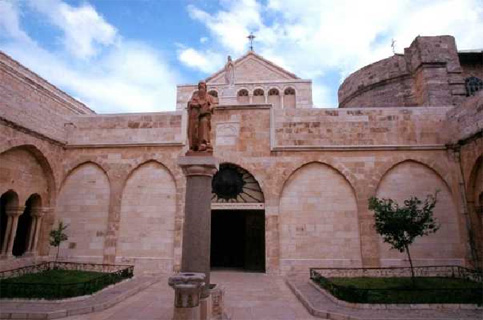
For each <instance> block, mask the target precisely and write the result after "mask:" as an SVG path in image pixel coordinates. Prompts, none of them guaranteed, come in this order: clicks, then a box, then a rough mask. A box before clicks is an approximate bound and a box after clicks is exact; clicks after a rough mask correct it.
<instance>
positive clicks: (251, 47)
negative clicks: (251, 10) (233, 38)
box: [247, 32, 256, 51]
mask: <svg viewBox="0 0 483 320" xmlns="http://www.w3.org/2000/svg"><path fill="white" fill-rule="evenodd" d="M247 38H248V40H250V51H253V39H255V38H256V37H255V36H254V35H253V32H250V35H249V36H248V37H247Z"/></svg>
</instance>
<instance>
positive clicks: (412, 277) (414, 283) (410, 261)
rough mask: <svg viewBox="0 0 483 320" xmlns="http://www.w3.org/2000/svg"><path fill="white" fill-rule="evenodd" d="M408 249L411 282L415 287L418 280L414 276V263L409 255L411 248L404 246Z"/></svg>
mask: <svg viewBox="0 0 483 320" xmlns="http://www.w3.org/2000/svg"><path fill="white" fill-rule="evenodd" d="M404 247H405V248H406V253H407V254H408V258H409V265H410V266H411V281H412V283H413V287H415V286H416V278H415V276H414V269H413V261H412V260H411V255H410V254H409V247H408V246H407V245H406V246H404Z"/></svg>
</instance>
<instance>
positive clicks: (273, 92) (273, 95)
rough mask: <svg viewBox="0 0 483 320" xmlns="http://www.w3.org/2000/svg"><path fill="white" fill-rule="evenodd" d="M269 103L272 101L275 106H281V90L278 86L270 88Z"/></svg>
mask: <svg viewBox="0 0 483 320" xmlns="http://www.w3.org/2000/svg"><path fill="white" fill-rule="evenodd" d="M268 103H270V104H271V105H272V106H273V107H274V108H279V107H280V92H279V91H278V89H277V88H272V89H270V90H268Z"/></svg>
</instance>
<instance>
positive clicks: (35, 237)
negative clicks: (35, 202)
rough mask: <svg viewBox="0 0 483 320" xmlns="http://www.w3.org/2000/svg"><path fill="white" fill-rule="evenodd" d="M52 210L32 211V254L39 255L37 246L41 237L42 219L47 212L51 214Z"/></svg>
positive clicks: (30, 241) (30, 243) (40, 209)
mask: <svg viewBox="0 0 483 320" xmlns="http://www.w3.org/2000/svg"><path fill="white" fill-rule="evenodd" d="M50 210H52V209H50V208H45V207H44V208H33V209H32V213H31V214H32V218H33V219H34V220H33V221H32V229H31V231H30V240H29V247H28V248H29V252H30V253H31V254H37V246H38V242H39V236H40V227H41V226H42V217H43V216H44V214H45V213H46V212H49V211H50Z"/></svg>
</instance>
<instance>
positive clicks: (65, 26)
mask: <svg viewBox="0 0 483 320" xmlns="http://www.w3.org/2000/svg"><path fill="white" fill-rule="evenodd" d="M29 4H30V5H31V6H32V7H33V8H34V9H36V10H38V11H39V12H40V13H42V14H44V15H46V16H48V17H49V19H50V21H51V23H53V24H54V25H56V26H57V27H59V28H60V29H61V30H62V31H63V32H64V38H63V39H62V40H63V43H64V45H65V48H66V49H67V50H68V51H69V52H70V53H71V54H73V55H74V56H76V57H78V58H83V59H85V58H90V57H92V56H94V55H96V54H97V53H98V52H99V50H100V49H101V48H100V47H101V46H110V45H112V44H114V43H115V41H116V35H117V30H116V28H114V27H113V26H112V25H110V24H109V23H107V22H106V21H105V20H104V18H103V17H101V16H100V15H99V14H98V13H97V11H96V10H95V9H94V8H93V7H92V6H91V5H89V4H87V3H85V4H82V5H81V6H80V7H72V6H70V5H68V4H66V3H64V2H62V1H60V0H30V1H29Z"/></svg>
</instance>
